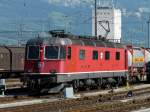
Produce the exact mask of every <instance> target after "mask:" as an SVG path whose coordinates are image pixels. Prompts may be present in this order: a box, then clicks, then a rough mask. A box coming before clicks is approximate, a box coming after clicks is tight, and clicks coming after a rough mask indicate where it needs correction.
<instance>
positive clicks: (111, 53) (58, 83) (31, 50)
mask: <svg viewBox="0 0 150 112" xmlns="http://www.w3.org/2000/svg"><path fill="white" fill-rule="evenodd" d="M25 72H26V73H25V76H26V78H27V80H26V81H27V86H28V87H29V88H30V89H36V90H37V89H38V90H43V88H44V90H49V91H51V92H58V91H60V90H62V89H63V88H64V86H67V85H72V86H73V87H74V89H78V88H79V87H87V88H88V87H91V86H98V87H100V86H102V85H107V84H110V83H111V80H113V82H114V81H115V82H116V83H118V84H119V83H123V82H124V80H125V79H126V77H127V75H128V62H127V51H126V49H125V48H124V46H123V45H121V44H119V43H111V42H108V41H106V40H102V39H99V40H98V39H93V38H83V37H80V36H73V35H68V34H64V33H62V32H51V36H50V37H48V38H41V37H38V38H35V39H31V40H29V41H28V42H27V44H26V58H25Z"/></svg>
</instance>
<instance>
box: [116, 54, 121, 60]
mask: <svg viewBox="0 0 150 112" xmlns="http://www.w3.org/2000/svg"><path fill="white" fill-rule="evenodd" d="M116 60H120V52H116Z"/></svg>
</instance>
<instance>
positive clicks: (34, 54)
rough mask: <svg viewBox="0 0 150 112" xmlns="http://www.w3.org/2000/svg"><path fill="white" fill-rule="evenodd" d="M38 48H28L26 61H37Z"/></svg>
mask: <svg viewBox="0 0 150 112" xmlns="http://www.w3.org/2000/svg"><path fill="white" fill-rule="evenodd" d="M39 56H40V47H39V46H28V54H27V57H28V59H39Z"/></svg>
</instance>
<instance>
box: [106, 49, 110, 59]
mask: <svg viewBox="0 0 150 112" xmlns="http://www.w3.org/2000/svg"><path fill="white" fill-rule="evenodd" d="M109 59H110V52H109V51H105V60H109Z"/></svg>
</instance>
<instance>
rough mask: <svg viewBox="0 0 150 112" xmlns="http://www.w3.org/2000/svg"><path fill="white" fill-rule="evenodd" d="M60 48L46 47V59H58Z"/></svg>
mask: <svg viewBox="0 0 150 112" xmlns="http://www.w3.org/2000/svg"><path fill="white" fill-rule="evenodd" d="M58 52H59V47H58V46H46V47H45V58H46V59H58Z"/></svg>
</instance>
